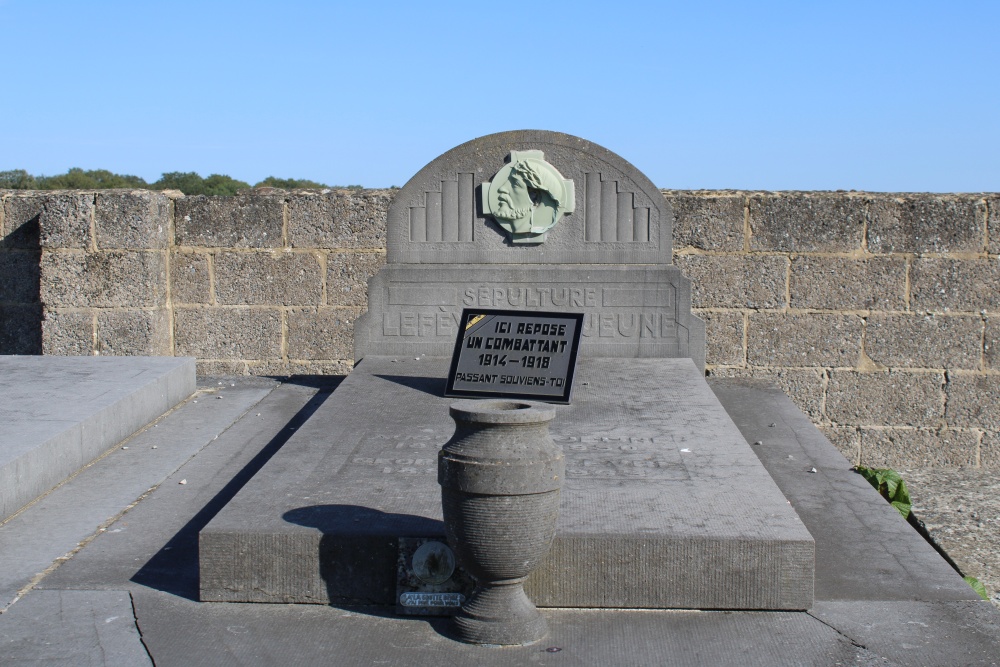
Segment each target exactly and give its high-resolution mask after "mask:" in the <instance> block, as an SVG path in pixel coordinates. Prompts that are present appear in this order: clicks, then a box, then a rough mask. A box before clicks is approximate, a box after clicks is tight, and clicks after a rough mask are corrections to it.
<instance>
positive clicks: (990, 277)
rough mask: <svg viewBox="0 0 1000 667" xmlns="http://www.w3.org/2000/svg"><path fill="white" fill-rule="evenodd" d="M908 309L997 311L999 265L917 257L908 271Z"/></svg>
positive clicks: (984, 261)
mask: <svg viewBox="0 0 1000 667" xmlns="http://www.w3.org/2000/svg"><path fill="white" fill-rule="evenodd" d="M998 231H1000V230H998ZM910 308H912V309H913V310H917V311H934V312H947V311H956V310H957V311H971V312H976V313H978V312H980V311H982V310H988V311H994V312H995V311H998V310H1000V263H998V262H997V260H995V259H936V258H935V259H924V258H919V257H918V258H916V259H914V260H913V264H912V266H911V267H910Z"/></svg>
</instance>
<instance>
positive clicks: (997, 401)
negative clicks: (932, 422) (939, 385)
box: [945, 373, 1000, 432]
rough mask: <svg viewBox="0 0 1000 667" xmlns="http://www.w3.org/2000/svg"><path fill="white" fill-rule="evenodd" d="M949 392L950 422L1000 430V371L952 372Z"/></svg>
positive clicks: (948, 416) (948, 408) (948, 417)
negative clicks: (993, 373)
mask: <svg viewBox="0 0 1000 667" xmlns="http://www.w3.org/2000/svg"><path fill="white" fill-rule="evenodd" d="M945 392H946V393H947V395H948V402H947V403H946V404H945V419H946V420H947V421H948V424H949V425H951V426H965V427H970V428H981V429H984V430H987V431H996V432H1000V375H972V374H966V373H961V374H959V373H949V374H948V384H947V385H946V386H945Z"/></svg>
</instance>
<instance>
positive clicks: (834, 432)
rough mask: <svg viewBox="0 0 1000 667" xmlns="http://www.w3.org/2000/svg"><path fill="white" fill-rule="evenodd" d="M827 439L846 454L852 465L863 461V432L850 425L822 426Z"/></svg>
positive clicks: (845, 456)
mask: <svg viewBox="0 0 1000 667" xmlns="http://www.w3.org/2000/svg"><path fill="white" fill-rule="evenodd" d="M819 430H820V431H822V432H823V435H825V436H826V438H827V440H829V441H830V442H832V443H833V445H834V447H836V448H837V450H838V451H839V452H840V453H841V454H843V455H844V458H845V459H847V461H848V463H850V464H851V465H852V466H854V465H858V464H860V463H861V432H860V431H859V430H858V429H856V428H853V427H850V426H820V427H819Z"/></svg>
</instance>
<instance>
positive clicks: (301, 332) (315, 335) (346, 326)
mask: <svg viewBox="0 0 1000 667" xmlns="http://www.w3.org/2000/svg"><path fill="white" fill-rule="evenodd" d="M362 312H364V311H363V310H362V309H361V308H318V309H313V308H304V309H301V310H299V309H295V310H291V311H289V313H288V357H289V358H290V359H337V360H345V361H347V360H351V359H353V356H352V355H353V344H354V323H355V322H356V321H357V320H358V318H359V317H360V316H361V314H362Z"/></svg>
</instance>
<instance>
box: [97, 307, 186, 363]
mask: <svg viewBox="0 0 1000 667" xmlns="http://www.w3.org/2000/svg"><path fill="white" fill-rule="evenodd" d="M97 352H98V353H100V354H102V355H107V356H136V355H138V356H143V355H145V356H171V350H170V313H169V311H167V310H166V309H158V310H104V311H97Z"/></svg>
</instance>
